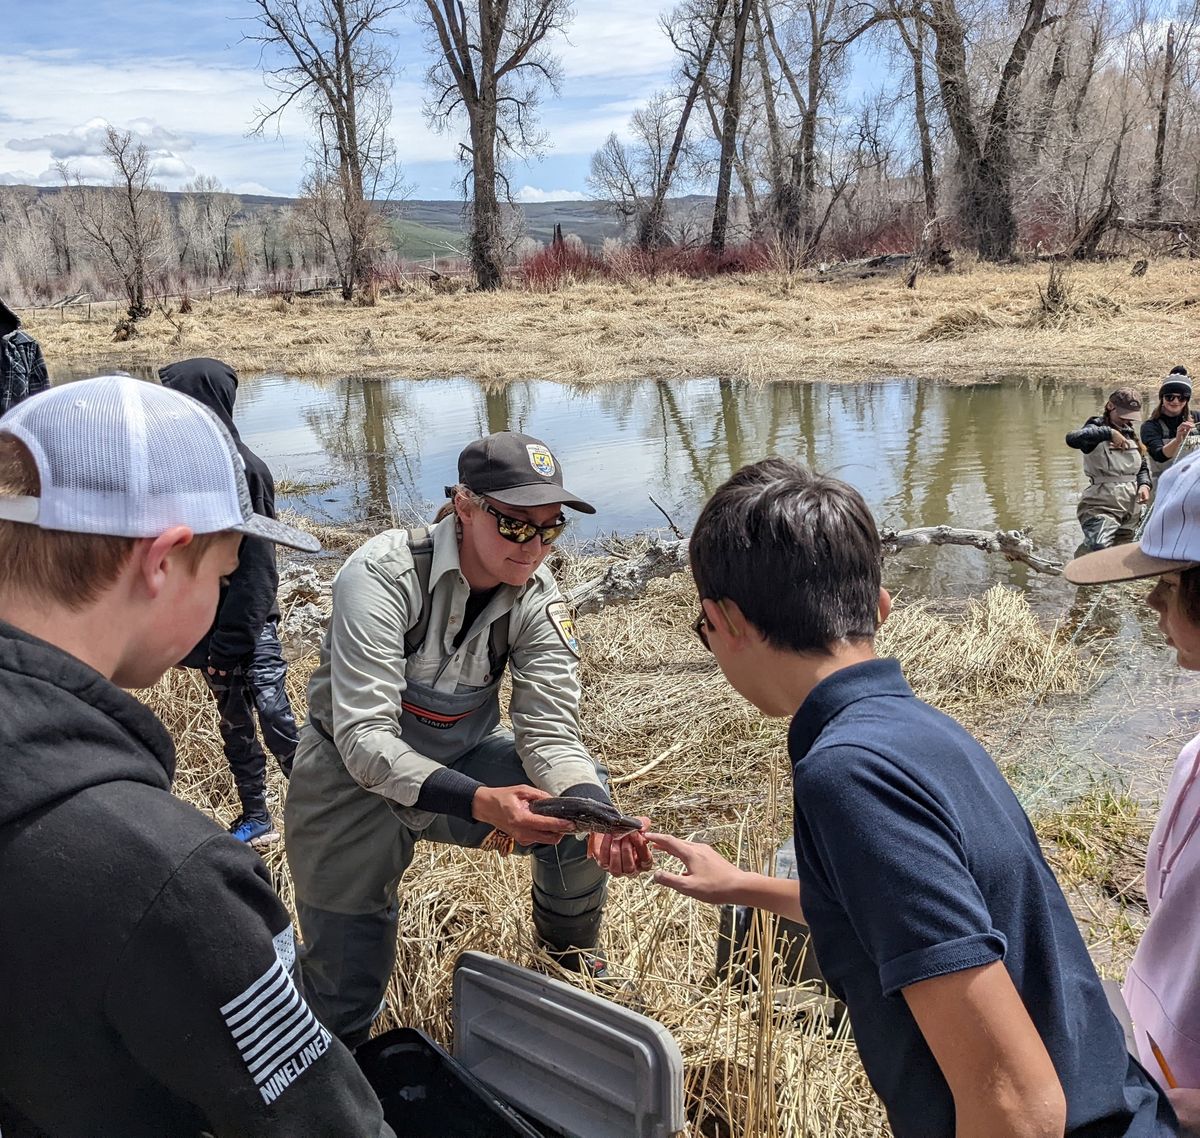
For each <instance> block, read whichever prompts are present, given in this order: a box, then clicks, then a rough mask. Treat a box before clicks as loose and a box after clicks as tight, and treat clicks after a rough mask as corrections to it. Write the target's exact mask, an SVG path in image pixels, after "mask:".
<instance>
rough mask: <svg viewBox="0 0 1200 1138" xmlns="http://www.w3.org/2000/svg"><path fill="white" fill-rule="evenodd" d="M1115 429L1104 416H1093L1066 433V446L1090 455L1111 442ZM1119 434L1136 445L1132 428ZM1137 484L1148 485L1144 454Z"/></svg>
mask: <svg viewBox="0 0 1200 1138" xmlns="http://www.w3.org/2000/svg"><path fill="white" fill-rule="evenodd" d="M1115 429H1116V428H1114V427H1113V426H1112V425H1111V424H1110V423H1109V421H1108V419H1107V418H1106V417H1105V416H1104V415H1093V416H1092V417H1091V418H1090V419H1089V420H1088V421H1087V422H1086V423H1084V424H1083V426H1082V427H1080V428H1079V430H1077V431H1068V432H1067V446H1069V447H1072V448H1073V449H1075V450H1081V451H1083V453H1084V454H1091V453H1092V451H1094V450H1095V449H1096V448H1097V447H1098V446H1099V445H1100V444H1101V443H1107V442H1110V441H1111V440H1112V432H1113V431H1114V430H1115ZM1121 434H1123V435H1124V436H1125V437H1126V438H1127V439H1132V440H1133V441H1134V443H1135V444H1136V443H1137V435H1136V434H1135V433H1134V430H1133V428H1132V427H1129V428H1127V429H1126V430H1123V431H1122V432H1121ZM1137 484H1138V485H1139V486H1149V485H1150V466H1149V463H1147V461H1146V456H1145V455H1144V454H1143V455H1142V465H1141V466H1140V467H1138V472H1137Z"/></svg>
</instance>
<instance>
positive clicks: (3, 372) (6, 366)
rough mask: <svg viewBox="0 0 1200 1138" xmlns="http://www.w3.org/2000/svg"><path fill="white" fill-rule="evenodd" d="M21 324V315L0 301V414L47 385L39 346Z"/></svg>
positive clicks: (46, 375)
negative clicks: (23, 329)
mask: <svg viewBox="0 0 1200 1138" xmlns="http://www.w3.org/2000/svg"><path fill="white" fill-rule="evenodd" d="M20 327H21V318H20V317H19V316H18V315H17V314H16V313H15V312H14V311H13V310H12V309H11V308H9V307H8V305H7V304H5V303H4V301H2V300H0V415H3V414H4V412H5V411H7V410H8V409H9V408H10V407H12V406H14V405H15V404H17V403H20V402H21V400H22V399H27V398H29V396H30V395H36V394H37V393H38V392H39V391H45V390H46V388H47V387H49V386H50V376H49V375H48V374H47V372H46V361H45V360H44V359H43V358H42V349H41V348H39V347H38V342H37V341H36V340H35V339H34V338H33V337H32V336H30V335H27V334H26V333H25V332H22V331H20Z"/></svg>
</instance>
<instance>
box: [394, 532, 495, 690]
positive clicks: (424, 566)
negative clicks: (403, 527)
mask: <svg viewBox="0 0 1200 1138" xmlns="http://www.w3.org/2000/svg"><path fill="white" fill-rule="evenodd" d="M408 551H409V553H411V554H412V559H413V568H414V569H416V571H417V584H418V585H419V586H420V590H421V615H420V616H418V617H417V623H416V624H414V625H413V626H412V627H411V628H410V629H409V630H408V631H407V632H405V634H404V655H405V656H406V657H409V656H415V655H416V654H417V652H419V651H420V649H421V645H422V644H424V643H425V636H426V634H427V633H428V632H429V578H430V575H431V573H432V571H433V534H432V533H430V532H429V527H428V526H419V527H418V528H416V529H410V530H409V531H408ZM511 621H512V613H511V612H510V613H507V614H506V615H505V617H504V618H503V619H501V620H496V621H493V622H492V627H491V629H490V630H489V635H488V666H489V667H490V668H491V671H492V675H497V674H499V672H500V671H502V670H503V668H504V665H505V664H506V663H507V662H508V640H509V637H508V633H509V624H510V623H511Z"/></svg>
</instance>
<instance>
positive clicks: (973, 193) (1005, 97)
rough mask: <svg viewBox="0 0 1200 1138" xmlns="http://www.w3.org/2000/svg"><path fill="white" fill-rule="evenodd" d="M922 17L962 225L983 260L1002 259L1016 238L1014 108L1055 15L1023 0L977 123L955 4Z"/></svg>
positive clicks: (948, 1)
mask: <svg viewBox="0 0 1200 1138" xmlns="http://www.w3.org/2000/svg"><path fill="white" fill-rule="evenodd" d="M924 19H925V20H926V21H927V23H928V24H929V27H930V28H931V29H932V31H933V34H934V37H935V48H934V59H935V62H936V65H937V75H938V82H939V84H940V86H941V92H942V106H943V108H944V110H945V113H946V118H947V121H948V122H949V124H950V130H951V132H952V133H953V135H954V142H955V145H956V146H957V148H958V169H959V176H960V178H961V181H962V186H961V203H960V204H961V209H960V213H961V217H962V222H963V226H964V228H965V229H966V231H967V232H968V233H970V234H971V236H972V237H973V239H974V242H975V246H976V248H977V249H978V251H979V255H980V256H981V257H982V258H983V259H984V260H988V261H1000V260H1007V259H1008V258H1009V257H1011V256H1012V253H1013V248H1014V246H1015V244H1016V239H1017V221H1016V214H1015V212H1014V208H1013V176H1014V155H1013V145H1014V140H1013V135H1014V130H1015V125H1016V120H1015V115H1014V109H1015V105H1016V100H1017V95H1018V93H1019V90H1020V83H1021V76H1022V74H1023V72H1024V70H1025V64H1026V61H1027V60H1028V58H1029V51H1030V48H1031V47H1032V46H1033V42H1034V40H1035V39H1036V38H1037V36H1038V34H1039V33H1040V32H1041V31H1042V30H1043V29H1044V28H1047V27H1049V26H1050V25H1051V24H1053V23H1054V22H1055V21H1056V20H1057V19H1058V17H1057V16H1055V15H1051V16H1047V15H1046V0H1028V2H1027V4H1026V7H1025V16H1024V19H1023V20H1022V22H1021V26H1020V28H1019V30H1018V31H1017V35H1016V38H1015V39H1014V40H1013V43H1012V47H1011V49H1010V50H1009V52H1008V58H1007V59H1006V60H1005V62H1004V66H1003V68H1002V70H1001V72H1000V79H999V82H998V83H997V85H996V91H995V95H994V97H993V98H992V100H991V106H990V108H989V109H988V110H987V111H986V113H985V114H984V115H983V116H981V119H977V117H976V106H975V104H976V102H977V101H978V100H977V99H976V98H975V97H973V91H972V84H971V75H970V72H969V70H968V66H967V28H966V25H965V24H964V22H963V19H962V17H961V15H960V14H959V11H958V7H957V4H956V0H929V8H928V11H927V12H926V13H925V15H924Z"/></svg>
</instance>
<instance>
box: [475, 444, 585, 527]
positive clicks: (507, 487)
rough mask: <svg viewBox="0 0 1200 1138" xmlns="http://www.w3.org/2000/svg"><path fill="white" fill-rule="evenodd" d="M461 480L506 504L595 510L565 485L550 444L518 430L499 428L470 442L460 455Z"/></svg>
mask: <svg viewBox="0 0 1200 1138" xmlns="http://www.w3.org/2000/svg"><path fill="white" fill-rule="evenodd" d="M458 480H459V482H461V483H462V484H463V485H464V486H469V487H470V488H471V489H472V490H473V491H474V492H475V493H476V494H483V495H485V496H486V497H488V498H494V499H495V500H496V501H497V502H502V503H504V505H506V506H556V505H562V506H570V507H571V508H572V509H575V510H579V511H580V512H582V513H585V514H594V513H595V512H596V507H595V506H591V505H589V504H588V503H587V502H585V501H584V500H583V499H582V498H577V497H576V496H575V495H574V494H572V493H571V492H570V491H569V490H567V489H565V488H564V487H563V476H562V466H561V465H560V464H559V462H558V459H557V458H555V456H554V454H553V452H552V451H551V450H550V448H549V447H548V446H547V445H546V444H545V443H544V442H542V440H541V439H535V438H533V437H532V436H531V435H521V434H518V433H517V432H516V431H497V432H496V433H495V434H491V435H485V436H484V437H483V438H481V439H476V440H475V441H474V442H473V443H468V444H467V445H466V447H464V448H463V452H462V454H460V455H459V456H458Z"/></svg>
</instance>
